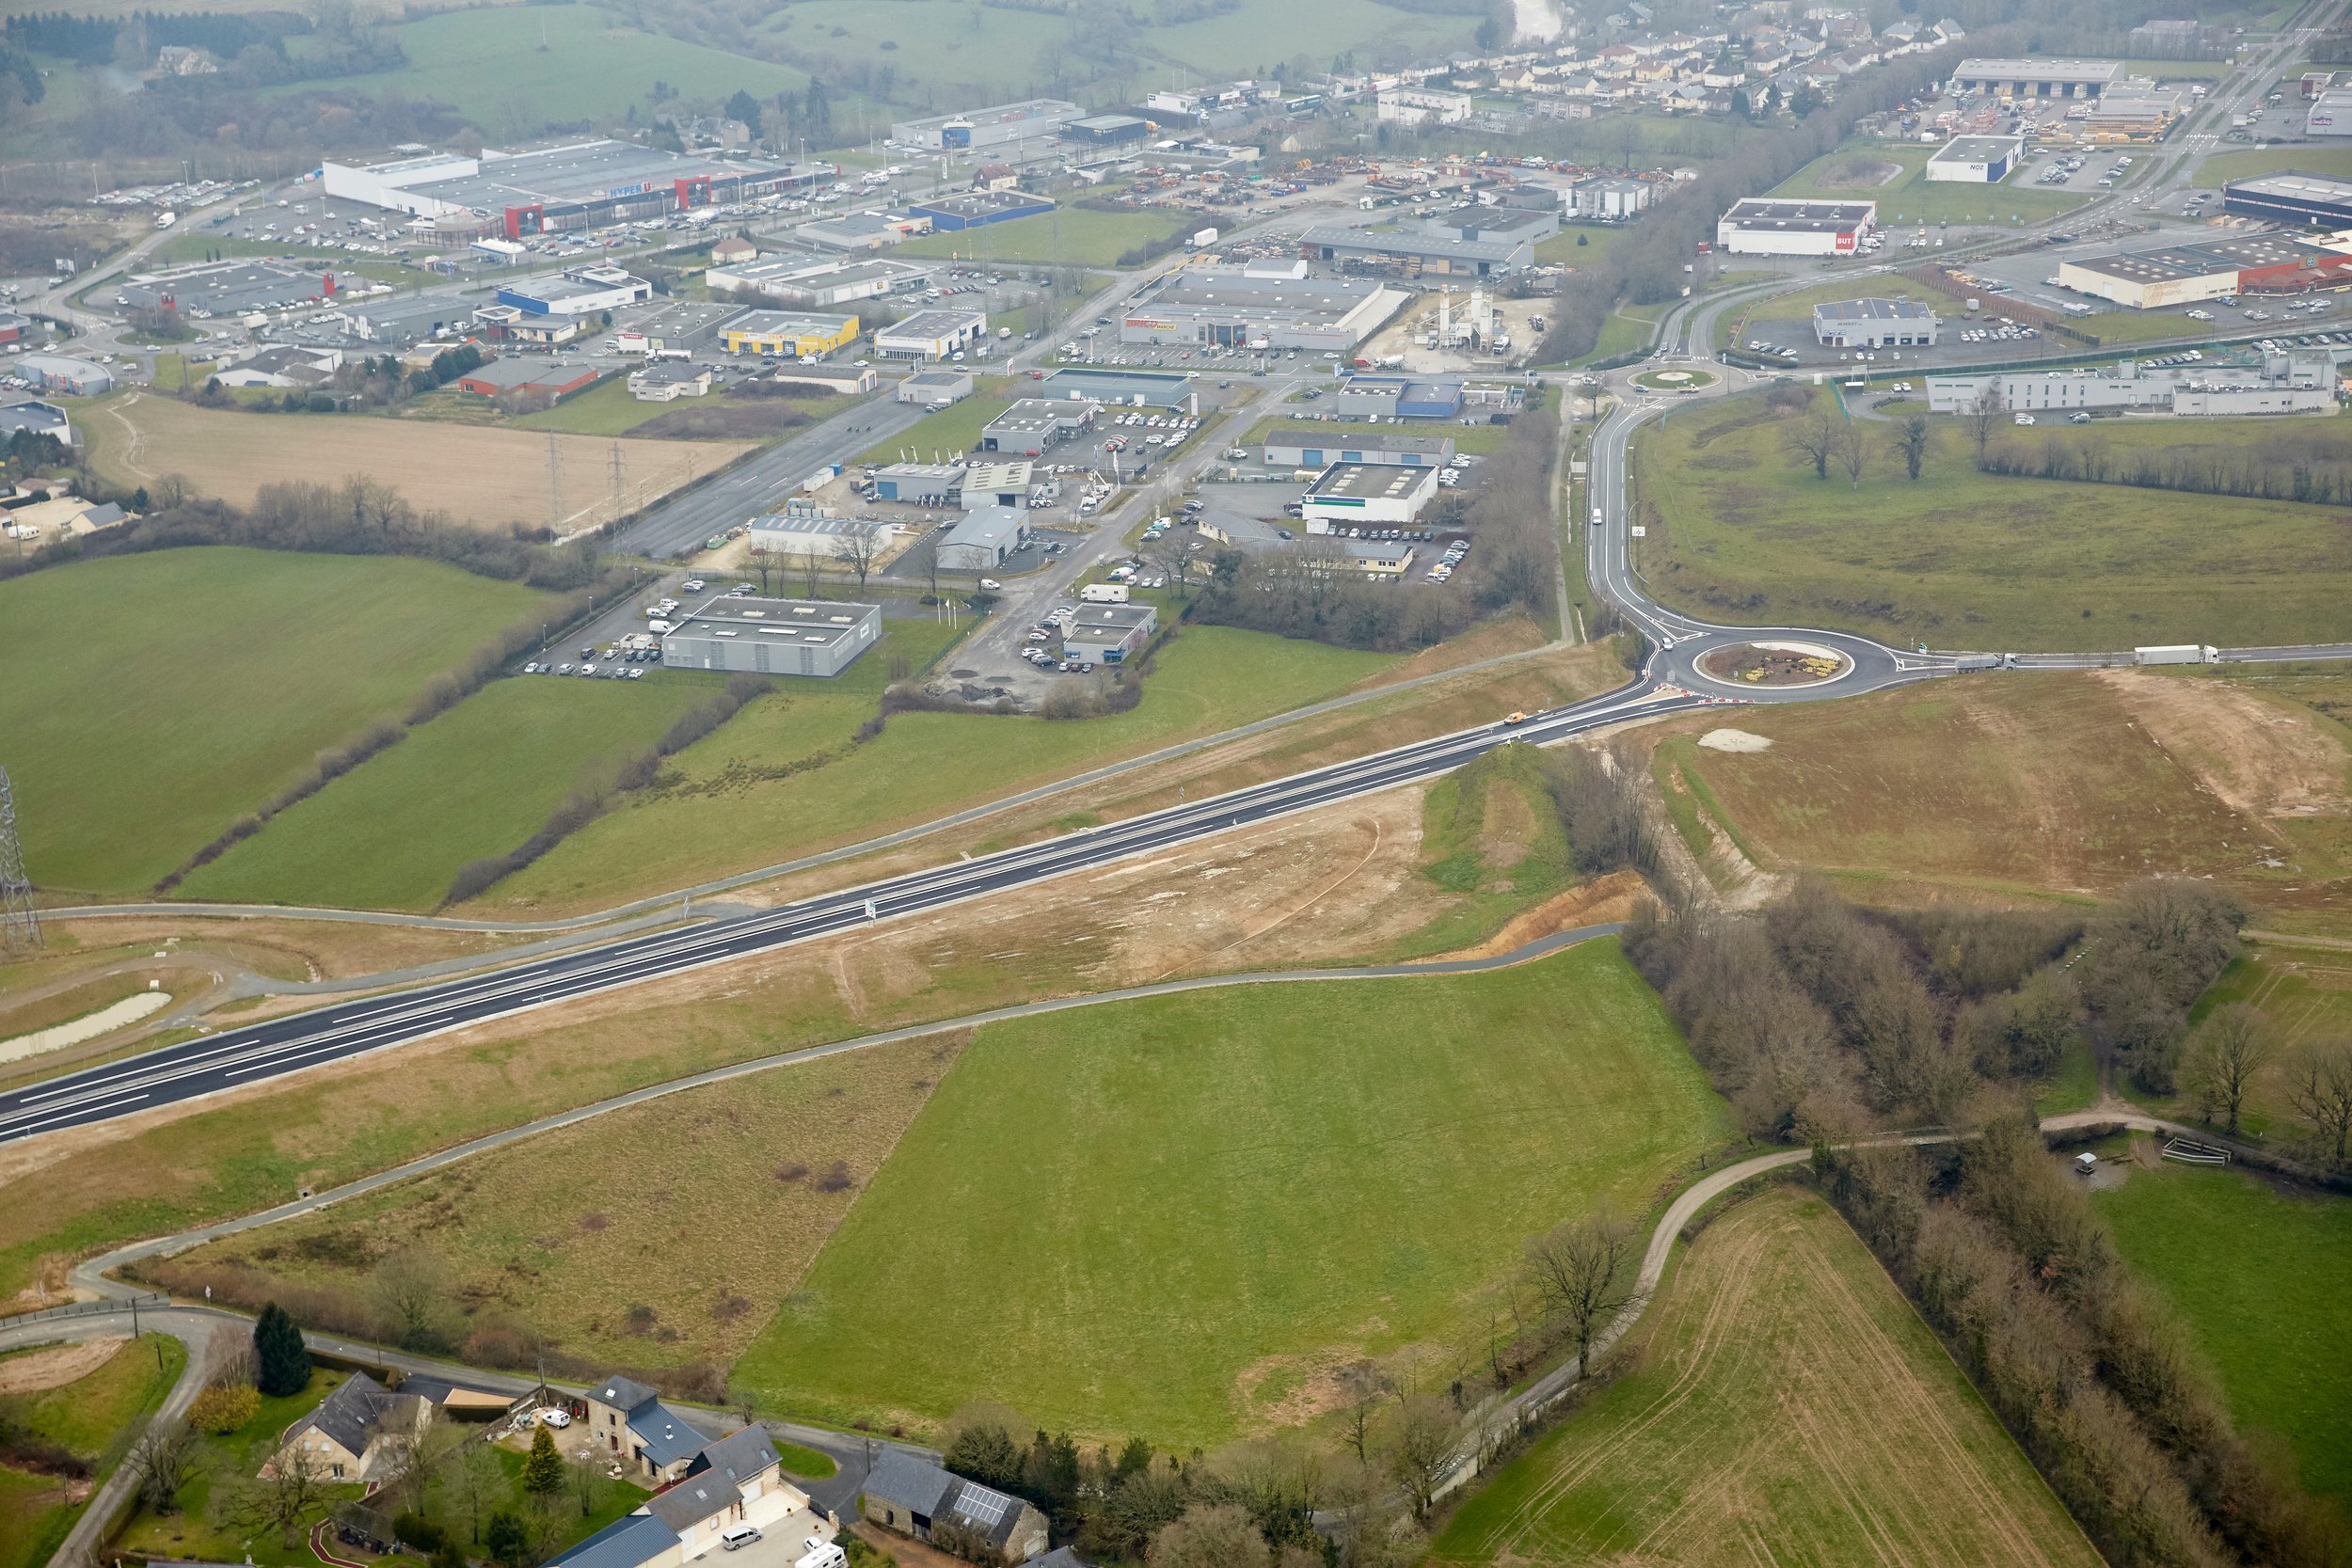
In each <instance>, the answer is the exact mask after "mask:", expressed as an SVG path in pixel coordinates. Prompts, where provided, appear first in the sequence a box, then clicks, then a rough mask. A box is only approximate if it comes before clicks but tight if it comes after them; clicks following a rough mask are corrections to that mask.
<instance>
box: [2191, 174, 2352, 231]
mask: <svg viewBox="0 0 2352 1568" xmlns="http://www.w3.org/2000/svg"><path fill="white" fill-rule="evenodd" d="M2221 208H2222V211H2224V212H2228V213H2234V214H2238V215H2239V216H2241V217H2249V218H2268V219H2270V220H2271V221H2273V222H2275V223H2292V224H2295V225H2296V226H2297V227H2301V226H2305V225H2316V226H2318V227H2321V228H2328V229H2345V228H2352V180H2338V179H2333V178H2330V177H2329V176H2328V175H2325V174H2313V173H2312V172H2311V171H2310V170H2309V169H2301V168H2282V169H2280V170H2279V171H2278V172H2276V173H2274V174H2258V175H2255V176H2253V177H2252V178H2251V179H2247V180H2229V181H2224V182H2222V186H2221Z"/></svg>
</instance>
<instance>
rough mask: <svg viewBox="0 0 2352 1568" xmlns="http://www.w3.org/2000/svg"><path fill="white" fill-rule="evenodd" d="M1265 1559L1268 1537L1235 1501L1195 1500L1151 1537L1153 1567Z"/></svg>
mask: <svg viewBox="0 0 2352 1568" xmlns="http://www.w3.org/2000/svg"><path fill="white" fill-rule="evenodd" d="M1144 1560H1145V1561H1146V1562H1148V1563H1150V1564H1151V1565H1152V1568H1235V1565H1236V1564H1249V1565H1255V1564H1258V1563H1263V1562H1264V1561H1265V1560H1266V1544H1265V1537H1264V1536H1263V1535H1262V1534H1260V1533H1259V1532H1258V1527H1257V1526H1256V1525H1255V1524H1253V1523H1251V1522H1250V1518H1249V1513H1248V1510H1247V1509H1244V1508H1242V1507H1241V1506H1240V1505H1238V1504H1235V1503H1216V1504H1210V1503H1195V1504H1193V1505H1192V1506H1191V1507H1190V1508H1188V1509H1186V1510H1184V1516H1183V1517H1181V1518H1179V1519H1176V1520H1173V1521H1171V1522H1170V1523H1168V1524H1167V1525H1164V1526H1162V1527H1161V1528H1160V1532H1159V1534H1157V1535H1155V1536H1153V1537H1152V1547H1151V1550H1150V1551H1148V1552H1146V1553H1145V1554H1144Z"/></svg>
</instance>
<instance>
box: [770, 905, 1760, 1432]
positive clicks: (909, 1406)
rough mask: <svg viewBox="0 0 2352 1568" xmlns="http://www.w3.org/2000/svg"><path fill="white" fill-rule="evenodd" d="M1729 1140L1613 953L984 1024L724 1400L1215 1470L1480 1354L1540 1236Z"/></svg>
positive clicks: (1597, 948)
mask: <svg viewBox="0 0 2352 1568" xmlns="http://www.w3.org/2000/svg"><path fill="white" fill-rule="evenodd" d="M1724 1126H1725V1123H1724V1112H1723V1107H1722V1105H1721V1102H1720V1101H1717V1100H1716V1099H1715V1097H1714V1095H1713V1094H1712V1092H1711V1091H1709V1090H1708V1087H1707V1085H1706V1083H1705V1081H1704V1079H1703V1077H1702V1076H1701V1075H1700V1073H1699V1071H1698V1069H1697V1068H1696V1066H1695V1065H1694V1064H1693V1063H1692V1060H1691V1058H1690V1056H1689V1053H1687V1052H1686V1051H1685V1050H1684V1049H1683V1047H1682V1044H1681V1042H1680V1040H1679V1039H1678V1038H1677V1037H1676V1035H1675V1032H1674V1030H1673V1027H1672V1025H1671V1024H1669V1023H1668V1022H1667V1021H1666V1019H1665V1016H1664V1014H1663V1012H1662V1011H1661V1009H1660V1007H1659V1005H1658V1002H1657V999H1656V997H1655V996H1654V995H1653V994H1652V993H1651V992H1650V991H1649V990H1648V989H1647V988H1646V987H1645V986H1644V985H1643V984H1642V983H1641V981H1640V980H1639V978H1638V977H1636V976H1635V975H1634V974H1633V973H1632V971H1631V969H1630V967H1629V966H1628V965H1627V964H1626V963H1625V962H1624V960H1623V959H1622V958H1620V957H1619V956H1618V954H1617V949H1616V944H1615V942H1613V940H1604V941H1599V942H1591V943H1588V944H1586V945H1584V946H1581V947H1578V948H1573V949H1570V950H1568V951H1567V952H1565V953H1563V954H1560V955H1558V956H1556V957H1553V958H1546V959H1544V960H1542V961H1540V962H1536V963H1531V964H1526V965H1523V966H1520V967H1518V968H1516V969H1511V970H1506V971H1502V972H1500V973H1497V974H1485V975H1475V976H1449V977H1445V978H1426V979H1424V978H1414V979H1406V980H1391V981H1346V982H1331V983H1327V984H1326V983H1315V984H1313V985H1295V986H1294V985H1286V986H1272V987H1247V988H1239V989H1234V990H1216V991H1203V992H1196V993H1192V994H1188V995H1181V996H1174V997H1166V998H1155V999H1152V1000H1149V1001H1140V1002H1123V1003H1114V1004H1106V1005H1105V1006H1103V1007H1101V1008H1098V1009H1090V1010H1089V1012H1088V1013H1087V1014H1086V1015H1085V1016H1084V1018H1083V1019H1082V1020H1081V1021H1079V1022H1077V1023H1076V1024H1074V1025H1073V1022H1071V1021H1069V1020H1066V1019H1050V1018H1049V1019H1041V1020H1037V1021H1021V1022H1010V1023H1003V1024H993V1025H991V1026H989V1027H988V1028H986V1029H983V1030H982V1031H980V1033H979V1035H978V1036H977V1038H976V1039H975V1040H974V1042H973V1043H972V1044H971V1045H970V1046H969V1047H967V1048H966V1050H965V1052H964V1055H963V1059H962V1060H961V1062H960V1063H959V1064H958V1065H957V1068H956V1070H955V1071H954V1072H952V1073H950V1074H949V1075H948V1077H947V1079H946V1082H945V1083H943V1084H942V1085H941V1086H940V1088H939V1090H938V1091H937V1093H935V1094H934V1095H933V1096H932V1099H931V1102H930V1104H929V1105H928V1106H926V1107H925V1108H924V1111H923V1114H922V1115H921V1116H919V1117H917V1118H916V1119H915V1123H914V1127H912V1128H911V1129H910V1130H909V1131H908V1133H907V1135H906V1137H905V1138H904V1139H902V1140H901V1141H900V1143H899V1146H898V1152H897V1154H896V1155H895V1156H894V1157H893V1158H892V1160H891V1162H890V1163H889V1164H887V1165H885V1166H884V1167H883V1168H882V1173H881V1174H880V1175H879V1176H878V1177H877V1178H876V1179H875V1180H874V1183H873V1185H872V1186H871V1187H869V1188H868V1189H867V1190H866V1196H865V1197H864V1198H863V1199H862V1200H861V1201H860V1202H859V1203H858V1205H857V1206H856V1207H855V1208H854V1209H852V1210H851V1211H850V1215H849V1217H848V1219H847V1220H846V1221H844V1222H843V1224H842V1227H841V1228H840V1229H839V1230H838V1231H836V1232H835V1233H834V1238H833V1240H832V1241H831V1242H830V1243H827V1245H826V1247H825V1250H824V1251H823V1252H822V1253H821V1254H819V1255H818V1259H817V1263H816V1265H815V1267H814V1268H813V1269H812V1270H811V1271H810V1273H809V1276H808V1279H807V1281H806V1283H805V1284H804V1285H803V1288H802V1289H801V1290H800V1291H798V1292H796V1294H795V1295H794V1296H793V1298H792V1299H791V1300H790V1301H789V1302H788V1303H787V1306H786V1308H785V1310H784V1311H783V1312H782V1313H780V1314H779V1315H778V1317H777V1318H776V1319H775V1321H774V1322H773V1323H771V1324H769V1326H768V1327H767V1329H766V1330H765V1332H763V1333H762V1335H761V1336H760V1338H758V1340H757V1341H756V1342H755V1343H754V1345H753V1346H752V1348H751V1349H750V1351H749V1352H747V1353H746V1354H745V1355H744V1356H743V1358H742V1359H741V1360H740V1361H739V1362H738V1363H737V1364H736V1368H735V1379H736V1382H737V1383H738V1384H739V1386H742V1387H743V1388H745V1389H747V1390H749V1391H751V1392H753V1393H755V1394H756V1395H757V1396H758V1397H760V1398H761V1399H762V1400H764V1401H767V1402H771V1403H773V1404H775V1405H777V1406H779V1407H789V1408H793V1409H799V1410H807V1411H811V1412H814V1413H818V1414H820V1415H825V1416H829V1417H831V1418H834V1419H848V1418H855V1417H860V1416H870V1417H876V1418H880V1417H884V1416H887V1417H888V1418H892V1419H898V1418H913V1419H915V1420H918V1421H924V1422H928V1421H930V1420H934V1419H936V1418H941V1417H944V1416H946V1415H947V1414H948V1413H949V1412H950V1411H952V1410H954V1409H955V1408H957V1407H958V1406H960V1405H961V1404H963V1403H965V1402H969V1401H973V1400H979V1399H989V1400H1000V1401H1003V1402H1007V1403H1009V1404H1011V1405H1013V1406H1015V1407H1017V1408H1019V1409H1020V1410H1022V1411H1023V1412H1024V1413H1025V1415H1027V1416H1028V1417H1031V1418H1035V1419H1037V1420H1039V1421H1040V1422H1041V1423H1043V1424H1044V1425H1046V1426H1047V1427H1048V1428H1049V1429H1051V1428H1059V1427H1063V1426H1067V1427H1069V1428H1070V1429H1072V1430H1073V1431H1076V1432H1079V1433H1088V1434H1104V1435H1107V1434H1109V1433H1138V1434H1143V1435H1145V1436H1147V1437H1148V1438H1149V1439H1150V1440H1151V1441H1152V1442H1154V1443H1156V1444H1160V1445H1163V1446H1166V1447H1170V1448H1176V1449H1183V1448H1185V1447H1189V1446H1191V1445H1194V1444H1200V1445H1204V1446H1214V1445H1215V1444H1216V1443H1217V1442H1220V1441H1222V1440H1223V1439H1225V1438H1227V1437H1230V1436H1232V1435H1234V1434H1235V1433H1240V1432H1244V1431H1253V1430H1263V1429H1264V1428H1267V1427H1275V1426H1282V1425H1290V1424H1295V1423H1296V1422H1297V1421H1299V1420H1302V1419H1304V1418H1307V1417H1308V1416H1309V1415H1311V1413H1312V1412H1313V1411H1314V1410H1315V1409H1317V1408H1320V1407H1321V1404H1322V1402H1323V1401H1324V1400H1325V1398H1326V1397H1327V1394H1328V1393H1329V1390H1330V1387H1331V1385H1332V1380H1333V1375H1334V1373H1335V1371H1336V1369H1337V1368H1338V1367H1339V1366H1340V1365H1341V1364H1342V1363H1343V1362H1344V1361H1345V1360H1347V1359H1349V1358H1352V1357H1355V1356H1358V1355H1361V1354H1383V1353H1385V1352H1388V1351H1391V1350H1393V1349H1394V1348H1396V1347H1397V1346H1399V1345H1401V1344H1405V1343H1417V1342H1418V1343H1426V1342H1430V1341H1436V1340H1442V1339H1444V1338H1446V1337H1447V1336H1449V1335H1451V1334H1454V1333H1455V1332H1457V1331H1459V1330H1461V1329H1463V1328H1464V1326H1465V1324H1466V1321H1467V1320H1469V1319H1470V1318H1471V1317H1473V1316H1476V1315H1477V1314H1476V1311H1475V1309H1474V1308H1473V1307H1472V1305H1471V1299H1470V1298H1473V1297H1475V1296H1477V1295H1479V1294H1481V1293H1483V1291H1484V1289H1485V1288H1486V1286H1488V1285H1491V1284H1492V1283H1494V1282H1496V1281H1497V1280H1499V1279H1500V1278H1502V1276H1504V1275H1507V1274H1509V1273H1510V1272H1511V1271H1512V1270H1513V1269H1514V1268H1515V1267H1516V1264H1517V1259H1518V1249H1519V1246H1520V1244H1521V1243H1522V1242H1523V1241H1524V1239H1525V1238H1526V1237H1527V1236H1529V1235H1531V1234H1533V1233H1534V1232H1536V1231H1538V1230H1542V1229H1545V1228H1547V1227H1549V1226H1550V1225H1552V1224H1554V1223H1556V1222H1557V1220H1558V1219H1559V1218H1560V1217H1561V1216H1562V1215H1564V1214H1566V1213H1570V1212H1577V1211H1578V1210H1581V1208H1582V1207H1583V1206H1585V1205H1587V1204H1589V1203H1591V1202H1592V1201H1594V1200H1595V1199H1596V1198H1597V1197H1598V1196H1602V1195H1604V1194H1606V1195H1607V1196H1610V1197H1611V1198H1612V1199H1613V1200H1614V1201H1615V1202H1616V1203H1617V1204H1618V1205H1619V1206H1620V1207H1623V1208H1628V1209H1630V1210H1632V1211H1634V1212H1641V1211H1643V1210H1645V1209H1646V1208H1647V1207H1648V1205H1649V1202H1650V1199H1651V1196H1652V1195H1653V1194H1654V1193H1655V1192H1656V1191H1657V1189H1658V1187H1659V1185H1660V1183H1661V1181H1663V1180H1667V1179H1668V1178H1669V1177H1670V1176H1671V1175H1672V1174H1673V1173H1674V1172H1675V1171H1677V1169H1679V1168H1681V1167H1682V1165H1683V1164H1685V1163H1686V1162H1687V1161H1689V1160H1690V1159H1692V1157H1693V1156H1694V1155H1696V1154H1697V1153H1698V1152H1699V1151H1700V1150H1701V1149H1703V1148H1708V1147H1709V1146H1711V1145H1712V1144H1714V1143H1715V1142H1717V1141H1719V1140H1720V1138H1721V1137H1722V1135H1723V1133H1724ZM1472 1215H1475V1216H1476V1223H1475V1224H1470V1223H1466V1222H1467V1221H1468V1220H1469V1219H1470V1216H1472ZM943 1321H945V1322H952V1323H956V1324H958V1325H959V1328H958V1332H957V1333H956V1334H955V1335H953V1336H941V1335H938V1334H936V1333H935V1332H931V1331H930V1328H927V1326H926V1325H932V1326H933V1327H935V1325H936V1324H938V1323H941V1322H943ZM1478 1321H1480V1322H1481V1323H1483V1322H1484V1319H1483V1317H1481V1318H1479V1320H1478ZM981 1344H984V1345H986V1346H988V1347H989V1349H988V1354H986V1355H984V1356H975V1355H973V1354H970V1348H971V1347H972V1346H974V1345H981Z"/></svg>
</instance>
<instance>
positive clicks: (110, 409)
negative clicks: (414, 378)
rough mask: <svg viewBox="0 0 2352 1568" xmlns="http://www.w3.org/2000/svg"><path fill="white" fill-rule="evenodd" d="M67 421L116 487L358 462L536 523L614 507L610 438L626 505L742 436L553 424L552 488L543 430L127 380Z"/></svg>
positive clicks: (488, 523)
mask: <svg viewBox="0 0 2352 1568" xmlns="http://www.w3.org/2000/svg"><path fill="white" fill-rule="evenodd" d="M532 9H537V8H532ZM469 14H474V15H484V14H498V13H495V12H490V13H485V12H474V13H469ZM76 423H77V424H78V425H79V427H80V428H81V429H83V430H85V431H87V433H88V434H89V438H90V449H91V451H90V462H91V466H92V467H95V468H96V469H97V470H98V471H99V472H100V473H101V474H103V475H104V476H105V477H106V478H108V479H110V480H112V481H114V482H115V483H119V484H122V485H125V486H130V485H136V484H147V483H152V482H153V481H154V480H155V479H157V478H158V477H159V476H161V475H164V474H173V473H176V474H180V475H183V476H184V477H185V478H186V479H187V481H188V484H189V487H190V489H192V490H193V491H194V492H195V493H196V494H197V495H199V496H216V497H218V498H220V499H223V500H226V501H230V502H233V503H235V504H237V505H240V506H243V505H247V504H249V503H250V502H251V501H252V499H253V494H254V492H255V491H256V490H258V489H259V488H261V486H262V485H264V484H270V483H282V482H286V481H300V482H303V483H322V482H323V483H330V484H332V483H341V482H342V480H343V479H344V478H345V477H346V476H348V475H351V474H355V473H356V474H365V475H366V476H367V477H369V478H370V479H373V480H375V481H376V482H377V483H382V484H386V485H389V486H390V487H391V488H392V489H394V490H397V491H399V492H400V493H401V494H403V495H405V496H406V497H407V498H408V499H410V500H411V501H413V502H415V503H416V504H417V505H418V506H419V507H420V508H421V509H424V510H427V511H442V512H446V513H448V514H449V515H451V516H452V517H453V518H455V519H456V520H457V521H459V522H462V523H472V524H475V525H478V526H482V527H489V528H503V527H505V526H506V525H507V524H509V523H516V522H519V523H523V524H526V525H529V526H531V527H533V528H536V527H541V526H544V525H548V524H549V523H552V522H555V521H557V520H558V518H559V517H560V520H561V522H562V525H563V530H564V531H570V530H573V529H579V528H582V527H586V526H588V525H590V524H594V523H598V522H602V521H605V520H607V519H609V518H610V517H611V516H612V510H613V508H612V449H613V448H614V447H615V446H618V447H619V448H620V450H621V457H622V462H623V465H624V473H625V476H626V493H625V495H624V497H623V499H624V503H625V505H626V506H628V507H635V506H639V505H643V504H644V503H645V502H648V501H651V500H653V499H658V498H659V497H661V496H664V495H667V494H668V493H669V492H670V491H672V490H674V489H675V488H677V487H678V486H679V485H681V484H684V483H687V482H688V481H690V480H693V479H698V478H700V477H701V476H702V475H704V474H707V473H708V472H710V471H711V470H712V469H713V468H716V467H721V466H722V465H723V464H725V463H726V462H728V461H729V460H731V459H732V458H734V457H735V456H736V455H737V454H738V453H739V452H741V451H745V450H747V449H748V448H749V447H750V445H751V443H750V442H746V441H651V440H640V439H632V438H629V437H626V436H624V437H622V438H620V439H618V440H617V441H616V440H611V439H607V438H605V437H603V436H561V435H559V436H555V437H554V438H553V439H554V445H555V450H556V452H557V455H558V462H559V465H560V473H561V484H562V490H561V494H560V496H559V497H556V498H550V496H549V494H548V436H543V435H539V434H537V433H535V432H533V433H529V434H526V433H525V432H522V431H516V430H499V429H490V428H485V427H475V426H468V425H460V424H449V423H442V422H437V421H433V420H393V419H375V418H372V417H369V416H365V415H356V414H246V413H236V412H231V411H229V410H224V409H215V408H199V407H196V406H194V405H193V404H184V403H180V402H177V401H175V400H173V399H170V398H164V397H156V396H152V395H150V394H142V393H139V392H131V393H129V394H126V395H124V396H122V397H119V398H117V399H114V400H112V401H110V402H106V403H103V404H99V405H97V406H96V407H94V408H89V409H86V410H84V411H83V413H82V416H81V418H80V419H79V420H77V421H76Z"/></svg>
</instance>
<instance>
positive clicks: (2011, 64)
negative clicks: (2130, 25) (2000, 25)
mask: <svg viewBox="0 0 2352 1568" xmlns="http://www.w3.org/2000/svg"><path fill="white" fill-rule="evenodd" d="M2122 79H2123V65H2122V61H2120V60H1994V59H1972V60H1963V61H1961V62H1960V64H1958V65H1956V66H1954V67H1953V68H1952V86H1953V87H1956V88H1959V89H1960V90H1962V91H1963V92H1989V93H1991V94H1993V95H1994V97H1996V98H2097V97H2098V96H2100V95H2101V94H2102V93H2104V92H2106V90H2107V89H2108V88H2109V87H2113V86H2115V84H2116V83H2118V82H2120V81H2122Z"/></svg>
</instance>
